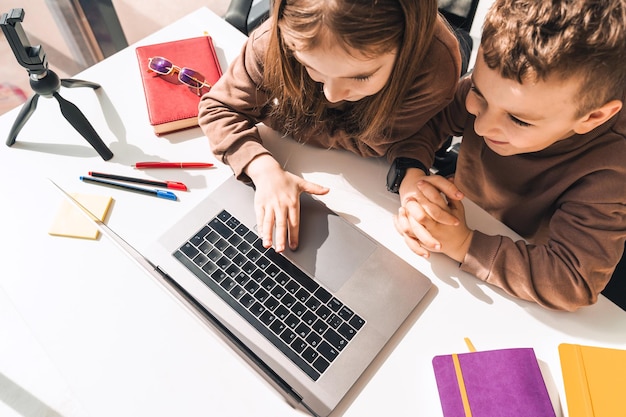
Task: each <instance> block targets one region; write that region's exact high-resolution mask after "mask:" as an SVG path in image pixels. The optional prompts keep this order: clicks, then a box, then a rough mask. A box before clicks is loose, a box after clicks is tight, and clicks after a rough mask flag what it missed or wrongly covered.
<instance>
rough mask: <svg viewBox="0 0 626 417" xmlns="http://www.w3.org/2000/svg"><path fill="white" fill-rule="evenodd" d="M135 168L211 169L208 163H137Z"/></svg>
mask: <svg viewBox="0 0 626 417" xmlns="http://www.w3.org/2000/svg"><path fill="white" fill-rule="evenodd" d="M133 166H134V167H135V168H210V167H212V166H213V164H209V163H207V162H136V163H135V165H133Z"/></svg>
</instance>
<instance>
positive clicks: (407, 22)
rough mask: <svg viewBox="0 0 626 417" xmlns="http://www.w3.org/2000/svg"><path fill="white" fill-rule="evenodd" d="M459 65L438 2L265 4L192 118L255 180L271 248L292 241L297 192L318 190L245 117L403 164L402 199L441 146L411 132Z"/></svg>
mask: <svg viewBox="0 0 626 417" xmlns="http://www.w3.org/2000/svg"><path fill="white" fill-rule="evenodd" d="M460 68H461V56H460V52H459V44H458V42H457V40H456V37H455V35H454V34H453V32H452V31H451V29H450V28H449V27H448V25H447V24H446V22H445V20H444V19H443V18H442V17H440V16H439V14H438V9H437V1H436V0H419V1H415V0H367V1H363V0H275V1H274V5H273V9H272V12H271V17H270V18H269V19H268V20H267V21H266V22H265V23H263V24H262V25H261V26H260V27H259V28H258V29H257V30H255V31H254V32H253V33H252V34H251V35H250V37H249V39H248V41H247V43H246V44H245V46H244V48H243V50H242V52H241V55H240V56H239V57H238V58H237V59H236V60H235V61H234V62H233V63H232V65H231V66H230V67H229V68H228V71H227V72H226V73H225V74H224V75H223V76H222V77H221V79H220V80H219V81H218V82H217V83H216V84H215V86H213V88H212V89H211V91H210V92H208V93H207V94H205V95H204V96H203V98H202V100H201V102H200V109H199V110H200V111H199V122H200V126H201V127H202V129H203V131H204V133H205V134H206V135H207V137H208V138H209V142H210V145H211V148H212V151H213V153H214V154H215V156H216V157H217V158H219V159H221V160H222V161H223V162H224V163H226V164H228V165H230V167H231V168H232V169H233V171H234V173H235V175H236V176H237V178H238V179H240V180H242V181H247V182H249V181H252V182H253V183H254V185H255V188H256V194H255V211H256V216H257V224H258V227H259V233H260V234H261V237H262V238H263V243H264V245H265V246H266V247H270V246H271V245H272V244H274V248H275V250H276V251H277V252H281V251H283V250H284V249H285V244H286V241H287V240H288V244H289V247H290V248H291V249H295V248H297V245H298V224H299V216H300V207H299V196H300V193H302V192H307V193H311V194H325V193H327V192H328V189H327V188H325V187H323V186H321V185H317V184H313V183H310V182H308V181H305V180H304V179H303V178H300V177H298V176H296V175H294V174H291V173H289V172H286V171H284V170H283V169H282V167H281V166H280V165H279V164H278V162H277V161H276V160H275V159H274V158H273V157H272V155H271V154H270V153H269V151H268V150H267V149H265V148H264V147H263V144H262V140H261V137H260V135H259V132H258V130H257V128H256V126H255V124H256V123H259V122H263V123H264V124H265V125H267V126H269V127H271V128H273V129H275V130H277V131H279V132H282V133H284V134H285V135H289V136H291V137H292V138H293V139H295V140H297V141H299V142H302V143H307V144H312V145H316V146H322V147H325V148H328V149H331V148H339V149H347V150H350V151H352V152H354V153H356V154H358V155H361V156H363V157H385V158H387V160H388V161H389V162H392V161H396V162H398V161H399V162H401V163H399V164H394V169H395V168H398V172H399V173H400V176H399V181H402V188H401V189H400V197H401V199H402V201H405V199H407V198H410V196H411V193H412V192H413V190H414V189H415V188H416V187H417V185H416V183H417V179H418V178H420V177H422V176H424V175H426V172H427V171H428V167H430V166H431V165H432V162H433V154H434V152H435V151H436V150H437V148H438V145H440V143H425V142H419V141H416V140H414V138H415V136H416V134H417V132H418V131H419V129H420V128H421V127H422V126H423V125H424V124H425V122H426V121H427V120H428V119H430V117H432V116H433V115H434V114H436V113H437V112H438V111H439V110H441V109H442V108H443V107H444V106H445V105H446V104H447V103H448V102H449V101H450V100H451V99H452V97H453V95H454V92H455V89H456V85H457V82H458V79H459V77H460ZM398 158H399V159H398ZM396 165H398V166H397V167H396ZM403 178H404V180H403ZM412 184H413V185H412ZM274 228H276V234H275V240H276V241H275V242H273V241H272V234H273V231H274Z"/></svg>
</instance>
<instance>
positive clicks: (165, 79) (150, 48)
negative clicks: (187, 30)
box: [136, 36, 222, 136]
mask: <svg viewBox="0 0 626 417" xmlns="http://www.w3.org/2000/svg"><path fill="white" fill-rule="evenodd" d="M136 52H137V60H138V63H139V70H140V71H141V80H142V82H143V89H144V93H145V96H146V105H147V107H148V117H149V120H150V124H151V125H152V127H153V128H154V133H155V134H156V135H157V136H159V135H163V134H165V133H170V132H174V131H177V130H182V129H187V128H191V127H195V126H198V103H199V102H200V96H199V95H198V90H196V89H194V88H192V87H188V86H187V85H185V84H183V83H181V82H180V81H179V80H178V71H174V72H173V73H172V74H170V75H159V74H157V73H155V72H152V71H149V70H148V60H149V58H152V57H156V56H160V57H163V58H166V59H168V60H169V61H171V62H172V63H173V64H174V65H175V66H178V67H181V68H182V67H188V68H191V69H193V70H195V71H197V72H199V73H201V74H202V75H204V77H205V79H206V82H207V83H209V84H211V85H213V84H215V82H216V81H217V80H218V79H219V78H220V76H221V75H222V70H221V68H220V65H219V61H218V59H217V55H216V54H215V48H214V47H213V41H212V39H211V37H210V36H200V37H197V38H188V39H180V40H175V41H170V42H164V43H158V44H152V45H144V46H139V47H137V49H136ZM207 91H208V87H204V88H203V89H202V90H201V92H200V94H202V93H205V92H207Z"/></svg>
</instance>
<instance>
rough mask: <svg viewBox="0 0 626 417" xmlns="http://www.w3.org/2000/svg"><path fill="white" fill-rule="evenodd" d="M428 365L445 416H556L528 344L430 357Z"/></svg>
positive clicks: (535, 359) (532, 351) (533, 353)
mask: <svg viewBox="0 0 626 417" xmlns="http://www.w3.org/2000/svg"><path fill="white" fill-rule="evenodd" d="M433 368H434V370H435V378H436V380H437V389H438V390H439V398H440V399H441V408H442V409H443V415H444V416H445V417H466V416H469V415H470V413H469V412H466V410H467V409H469V410H470V411H471V416H472V417H494V416H498V417H520V416H533V417H555V414H554V408H553V407H552V403H551V402H550V396H549V395H548V390H547V389H546V385H545V382H544V380H543V376H542V375H541V370H540V369H539V364H538V363H537V358H536V357H535V352H534V350H533V349H532V348H516V349H499V350H488V351H481V352H470V353H460V354H455V355H441V356H435V357H434V358H433ZM463 388H464V389H463Z"/></svg>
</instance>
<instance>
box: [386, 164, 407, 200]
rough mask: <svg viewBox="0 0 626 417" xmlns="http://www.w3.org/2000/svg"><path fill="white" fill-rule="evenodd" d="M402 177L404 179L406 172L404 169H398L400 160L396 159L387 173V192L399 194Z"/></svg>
mask: <svg viewBox="0 0 626 417" xmlns="http://www.w3.org/2000/svg"><path fill="white" fill-rule="evenodd" d="M404 171H405V170H404ZM402 177H404V172H403V170H402V169H398V160H397V159H396V160H394V161H393V163H392V164H391V167H390V168H389V172H387V190H389V191H391V192H392V193H397V192H398V190H399V189H400V183H401V182H402Z"/></svg>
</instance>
